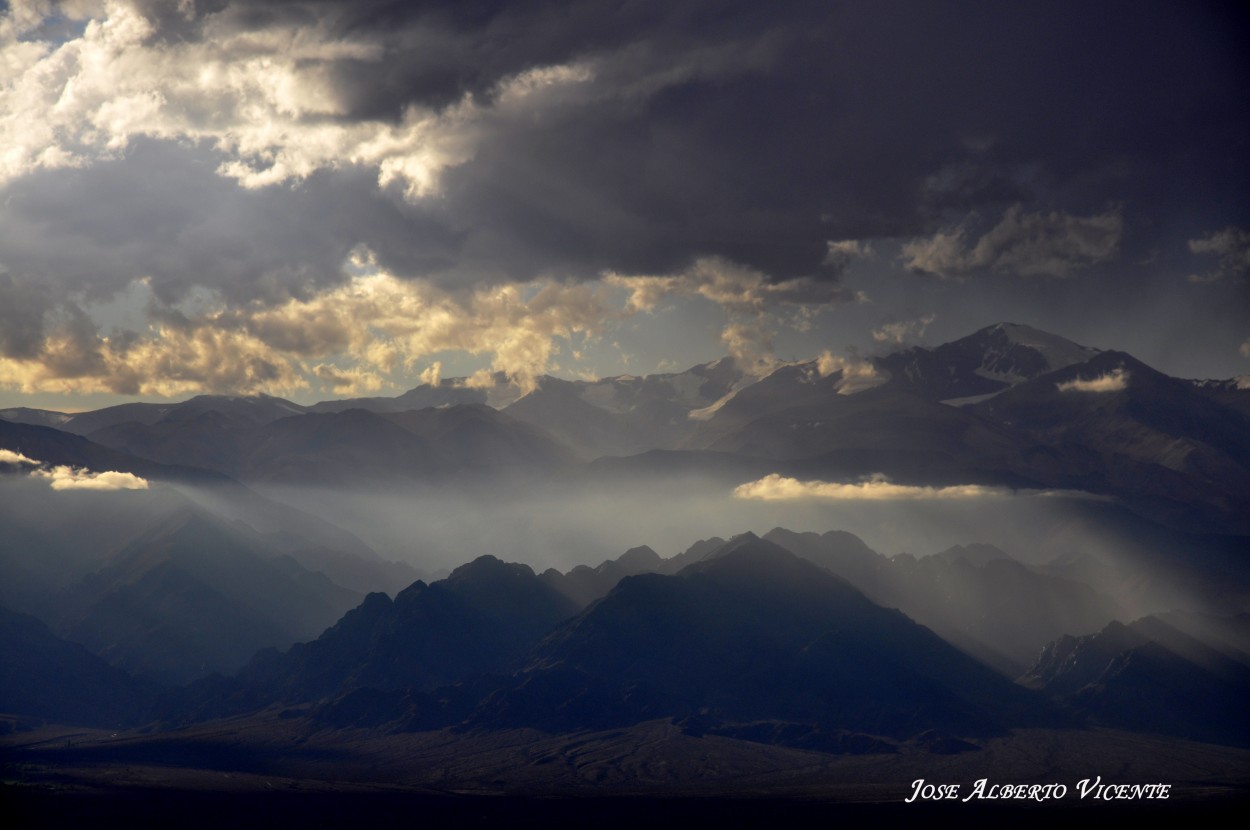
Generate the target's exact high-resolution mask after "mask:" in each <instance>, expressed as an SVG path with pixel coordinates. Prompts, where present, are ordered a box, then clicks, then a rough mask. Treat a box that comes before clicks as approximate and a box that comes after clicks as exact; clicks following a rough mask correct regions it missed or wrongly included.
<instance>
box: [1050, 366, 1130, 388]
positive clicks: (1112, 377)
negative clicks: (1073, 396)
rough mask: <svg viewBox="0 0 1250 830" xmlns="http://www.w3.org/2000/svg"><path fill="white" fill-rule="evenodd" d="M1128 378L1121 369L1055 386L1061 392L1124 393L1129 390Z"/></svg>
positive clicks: (1067, 381) (1066, 381)
mask: <svg viewBox="0 0 1250 830" xmlns="http://www.w3.org/2000/svg"><path fill="white" fill-rule="evenodd" d="M1128 378H1129V374H1128V372H1126V371H1124V369H1123V368H1120V369H1116V370H1114V371H1112V372H1107V373H1106V374H1105V375H1099V376H1098V377H1096V378H1090V379H1088V380H1086V379H1084V378H1073V379H1072V380H1065V381H1064V382H1063V383H1057V384H1055V388H1056V389H1058V390H1059V391H1060V392H1123V391H1124V390H1125V389H1127V388H1128Z"/></svg>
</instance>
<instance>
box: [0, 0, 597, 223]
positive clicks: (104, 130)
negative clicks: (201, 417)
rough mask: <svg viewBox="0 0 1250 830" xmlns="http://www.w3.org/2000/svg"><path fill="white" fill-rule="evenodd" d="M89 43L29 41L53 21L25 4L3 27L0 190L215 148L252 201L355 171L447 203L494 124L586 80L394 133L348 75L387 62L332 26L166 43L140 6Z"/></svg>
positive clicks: (107, 16)
mask: <svg viewBox="0 0 1250 830" xmlns="http://www.w3.org/2000/svg"><path fill="white" fill-rule="evenodd" d="M79 5H81V7H82V8H81V9H78V10H77V12H79V16H80V17H85V16H88V14H89V16H91V17H92V19H91V20H90V21H89V22H88V23H87V25H86V26H85V28H84V29H83V31H82V33H81V35H80V36H78V37H75V38H71V39H68V40H65V41H64V42H40V41H29V40H22V39H20V37H21V36H22V35H23V34H24V33H27V32H29V31H31V30H33V29H34V28H35V27H36V26H37V25H38V23H39V22H40V20H41V19H42V18H43V17H44V16H45V15H46V14H48V13H50V11H51V9H50V7H49V6H48V4H35V3H20V4H17V5H15V6H13V7H11V8H10V10H9V11H8V12H7V13H5V14H4V15H3V16H0V78H4V79H5V80H4V81H3V82H0V184H3V183H4V182H5V181H7V180H10V179H13V178H15V177H18V176H21V175H24V174H26V173H29V172H32V171H34V170H38V169H49V168H57V167H75V166H82V165H85V164H89V163H91V162H94V161H97V160H100V159H107V158H115V157H117V156H118V155H119V154H120V153H122V152H123V151H124V150H125V149H126V147H127V146H128V145H129V144H130V143H131V142H132V141H133V140H134V139H136V138H139V137H149V138H157V139H172V140H184V141H190V142H197V143H207V144H209V145H211V146H213V147H214V148H215V149H217V150H218V151H219V152H220V153H221V154H222V155H223V156H224V159H223V161H222V162H221V165H220V167H219V168H218V172H219V173H220V174H221V175H223V176H228V177H231V178H234V179H236V180H237V181H238V182H239V183H240V184H241V185H243V186H244V187H248V188H255V187H264V186H268V185H274V184H280V183H283V182H287V181H291V180H296V179H302V178H306V177H307V176H309V175H311V174H312V173H313V172H315V171H317V170H318V169H322V168H330V167H337V166H340V165H344V164H356V165H365V166H368V167H372V168H374V169H376V170H377V174H378V183H379V185H380V186H383V187H385V186H387V185H389V184H391V183H395V184H397V185H399V186H400V187H401V188H402V190H403V192H404V194H405V196H406V197H407V198H408V199H409V200H417V199H420V198H423V197H426V196H430V195H433V194H436V193H437V192H438V187H439V178H440V175H441V174H442V172H443V171H444V170H446V169H447V168H449V167H452V166H455V165H458V164H462V163H464V162H465V161H467V160H468V159H469V158H471V157H472V155H473V153H474V150H475V147H476V145H477V142H478V141H479V140H480V138H481V136H482V135H484V134H485V132H486V131H487V129H488V128H489V125H490V123H491V122H492V120H493V119H499V118H512V117H519V116H520V115H521V114H524V115H526V116H527V117H528V116H529V115H532V114H533V113H534V111H535V110H538V109H541V108H542V107H543V106H544V105H546V104H548V103H551V102H553V101H554V102H558V100H559V92H560V90H561V89H563V88H567V87H570V86H578V85H582V84H585V83H586V82H587V81H589V80H591V79H592V78H593V72H592V71H591V69H590V68H589V67H586V66H579V65H573V66H549V67H539V68H534V69H529V70H527V71H525V72H522V73H520V74H518V75H516V76H514V77H511V78H507V79H504V80H503V81H502V82H501V83H500V84H499V86H498V88H497V89H496V90H495V94H494V95H493V96H492V100H491V102H490V103H489V104H483V103H480V102H478V101H477V100H475V99H474V98H473V97H472V96H467V95H466V96H465V97H464V98H463V99H462V100H461V101H460V102H459V103H458V104H457V105H454V106H451V107H448V108H446V109H445V110H442V111H435V110H432V109H427V108H422V107H418V106H409V107H408V108H407V109H406V110H405V111H404V112H403V114H402V116H401V117H400V118H399V119H398V120H397V121H394V122H391V121H384V120H355V121H353V120H349V119H346V118H343V117H342V116H345V115H347V111H346V106H347V104H346V102H345V101H344V100H343V99H342V93H341V91H340V89H339V88H338V86H337V85H336V83H335V79H334V76H333V73H332V69H333V65H334V63H335V62H336V61H342V60H352V61H358V62H364V63H369V62H376V61H381V60H382V58H383V53H382V49H381V47H380V46H379V45H378V44H376V43H371V42H365V41H356V40H352V39H351V38H350V37H345V36H344V35H343V33H341V32H331V31H330V30H329V28H328V27H327V26H326V25H325V24H318V25H299V26H297V25H288V26H281V25H272V26H269V27H268V28H265V29H261V30H243V31H238V30H235V29H233V28H232V26H231V24H230V22H229V20H228V16H227V15H226V14H221V15H211V14H210V15H208V16H207V17H206V18H205V21H204V23H203V32H202V34H203V36H202V37H195V38H181V39H176V40H173V39H166V38H155V37H153V35H154V34H155V31H156V30H155V27H154V25H153V24H152V22H151V21H149V20H148V19H147V18H145V17H144V15H143V13H142V12H141V11H140V10H139V9H138V8H136V6H135V5H134V4H132V3H130V2H125V0H109V2H106V3H103V4H100V5H99V6H98V7H95V8H92V4H79Z"/></svg>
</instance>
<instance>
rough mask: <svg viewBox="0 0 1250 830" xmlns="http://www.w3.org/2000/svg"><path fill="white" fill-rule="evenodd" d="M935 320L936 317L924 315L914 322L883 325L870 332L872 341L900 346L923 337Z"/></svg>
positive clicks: (898, 321)
mask: <svg viewBox="0 0 1250 830" xmlns="http://www.w3.org/2000/svg"><path fill="white" fill-rule="evenodd" d="M936 319H937V315H935V314H926V315H925V316H923V317H919V318H917V319H915V320H897V321H895V322H892V323H884V324H883V325H881V326H880V327H879V328H875V329H873V330H872V339H873V340H875V341H877V342H878V343H890V344H892V345H895V346H901V345H903V344H904V343H906V342H907V341H908V340H911V339H913V338H916V339H919V338H921V337H924V332H925V329H927V328H928V327H929V324H931V323H932V322H933V321H934V320H936Z"/></svg>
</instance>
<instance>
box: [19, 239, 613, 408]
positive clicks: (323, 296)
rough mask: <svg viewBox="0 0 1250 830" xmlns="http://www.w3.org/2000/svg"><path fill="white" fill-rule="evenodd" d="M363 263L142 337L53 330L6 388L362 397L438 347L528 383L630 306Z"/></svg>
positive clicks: (559, 287)
mask: <svg viewBox="0 0 1250 830" xmlns="http://www.w3.org/2000/svg"><path fill="white" fill-rule="evenodd" d="M353 268H354V269H355V270H356V272H357V273H356V275H355V276H353V277H352V278H351V279H350V280H349V281H348V282H347V283H346V284H344V285H340V286H334V287H330V288H326V289H324V290H321V291H318V292H315V293H313V294H311V295H310V296H308V297H306V298H300V299H295V298H292V299H289V300H287V301H286V302H283V303H281V304H277V305H273V306H264V305H247V306H242V307H231V306H221V307H216V308H212V309H211V310H208V311H205V312H203V313H201V314H198V315H186V314H181V313H179V312H176V311H171V310H168V309H165V310H164V311H163V313H157V314H156V315H155V321H154V324H153V326H152V327H151V329H150V330H149V331H148V332H146V333H144V334H141V335H134V336H130V337H110V336H102V335H99V334H97V333H96V332H95V330H94V327H89V328H87V329H74V330H70V329H57V330H53V331H52V332H50V333H49V334H48V335H47V336H46V337H45V338H44V340H43V342H42V343H41V344H40V347H39V348H38V349H37V350H36V351H35V353H34V354H33V355H31V356H25V357H24V356H8V357H4V356H0V385H3V386H7V387H9V388H15V389H19V390H22V391H73V392H101V391H103V392H118V393H124V394H155V395H162V396H172V395H177V394H182V393H186V392H200V391H211V392H223V393H224V392H233V393H256V392H266V393H270V394H282V393H290V392H291V391H292V390H298V389H305V388H310V387H312V386H314V385H319V386H321V387H322V388H327V389H331V390H333V391H335V392H338V393H350V394H357V393H361V392H372V391H376V390H377V389H379V388H382V387H383V386H384V385H387V384H388V383H390V381H389V380H388V379H387V376H389V375H391V374H392V373H393V372H396V371H397V370H398V371H406V370H408V369H411V368H413V367H414V365H415V364H416V363H417V362H418V361H420V360H422V359H423V358H426V357H427V356H428V355H431V354H436V353H439V352H443V351H449V350H458V351H463V352H467V353H469V354H472V355H488V356H489V357H490V360H491V368H490V371H489V372H487V375H488V376H489V375H490V373H491V372H502V373H504V374H505V375H507V376H508V377H509V378H510V379H512V381H513V382H514V383H515V384H516V385H517V386H519V387H520V388H521V389H522V390H525V391H528V390H529V389H532V388H533V385H534V383H535V380H536V378H537V377H538V376H539V375H540V374H542V373H543V372H544V371H546V370H547V369H548V367H549V365H550V364H551V360H552V356H553V354H554V352H555V350H556V345H555V340H556V339H558V338H564V339H568V338H571V337H572V336H573V335H574V334H593V333H597V332H598V331H599V330H600V328H601V327H602V325H603V324H604V322H605V321H606V320H608V319H610V318H612V317H613V316H614V315H618V314H622V313H624V311H623V309H622V308H621V306H620V305H619V303H616V304H614V303H613V297H612V296H610V295H611V294H612V293H613V292H612V290H611V289H610V288H608V287H605V286H602V285H599V286H595V285H591V284H586V283H561V282H556V281H553V280H547V281H539V282H537V283H534V284H531V285H528V286H519V285H512V284H508V285H503V286H493V287H483V288H479V289H477V290H475V291H473V292H470V293H468V294H464V293H457V292H450V291H447V290H444V289H441V288H439V287H438V286H436V285H434V284H433V283H430V282H428V281H423V280H402V279H399V278H398V277H396V276H394V275H393V274H391V273H389V272H386V271H384V270H382V269H380V268H379V266H378V264H377V262H376V260H375V259H374V258H373V257H372V255H371V254H370V253H369V252H367V251H358V252H357V254H356V256H355V262H354V265H353ZM158 311H159V310H158Z"/></svg>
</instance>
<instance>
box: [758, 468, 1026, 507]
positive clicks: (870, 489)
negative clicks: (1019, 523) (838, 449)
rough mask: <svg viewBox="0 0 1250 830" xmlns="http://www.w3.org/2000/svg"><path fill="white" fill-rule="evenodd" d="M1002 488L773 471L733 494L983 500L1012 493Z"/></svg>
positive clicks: (769, 498) (760, 497)
mask: <svg viewBox="0 0 1250 830" xmlns="http://www.w3.org/2000/svg"><path fill="white" fill-rule="evenodd" d="M1011 493H1012V491H1010V490H1007V489H1006V488H1002V487H987V486H985V485H982V484H958V485H952V486H947V487H923V486H916V485H910V484H895V483H893V482H891V481H890V480H889V479H888V478H886V477H885V476H884V475H881V474H876V475H873V476H871V477H869V478H866V479H863V480H861V481H854V482H830V481H800V480H798V479H795V478H789V477H786V476H782V475H778V474H777V473H772V474H770V475H767V476H764V477H763V478H761V479H759V480H758V481H751V482H747V483H746V484H740V485H738V486H737V487H735V488H734V497H735V498H740V499H757V500H761V501H788V500H795V499H829V500H833V501H900V500H931V499H983V498H1000V497H1004V496H1009V495H1011Z"/></svg>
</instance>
